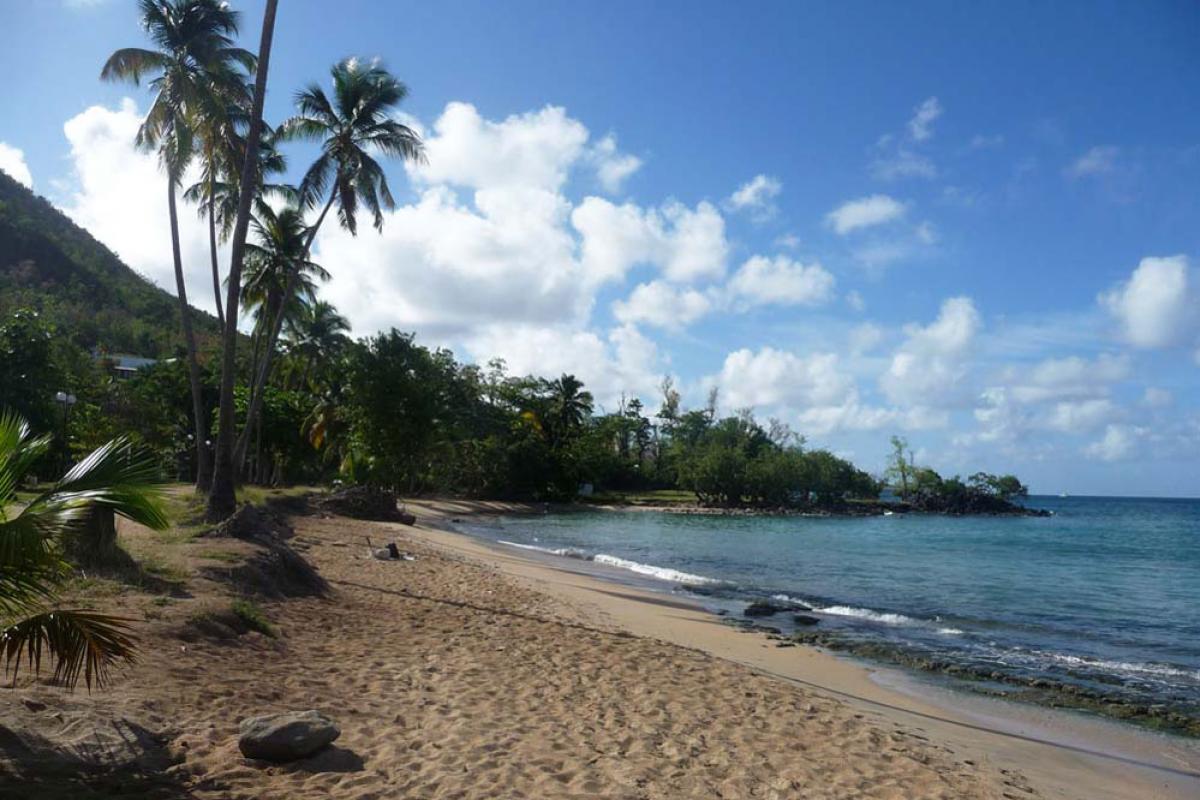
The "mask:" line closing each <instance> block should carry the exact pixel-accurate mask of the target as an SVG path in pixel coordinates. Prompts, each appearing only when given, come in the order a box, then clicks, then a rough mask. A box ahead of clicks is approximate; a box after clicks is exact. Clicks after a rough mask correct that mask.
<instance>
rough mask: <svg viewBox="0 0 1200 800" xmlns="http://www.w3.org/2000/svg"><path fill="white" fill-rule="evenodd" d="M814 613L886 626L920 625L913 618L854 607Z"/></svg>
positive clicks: (840, 607) (816, 609)
mask: <svg viewBox="0 0 1200 800" xmlns="http://www.w3.org/2000/svg"><path fill="white" fill-rule="evenodd" d="M813 611H817V612H819V613H821V614H832V615H833V616H835V617H856V618H858V619H865V620H868V621H870V622H879V623H882V624H884V625H918V624H920V623H919V621H918V620H915V619H913V618H912V617H906V616H904V615H903V614H889V613H886V612H883V611H872V610H871V609H869V608H856V607H854V606H826V607H824V608H821V607H815V606H814V607H813Z"/></svg>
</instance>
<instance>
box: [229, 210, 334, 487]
mask: <svg viewBox="0 0 1200 800" xmlns="http://www.w3.org/2000/svg"><path fill="white" fill-rule="evenodd" d="M335 197H336V195H335V194H334V192H330V193H329V200H328V202H326V203H325V207H324V208H323V209H321V216H319V217H317V221H316V223H315V224H314V225H313V226H312V229H311V230H309V232H308V241H306V242H305V243H304V255H303V256H301V259H300V260H301V261H308V257H309V253H310V252H311V251H312V246H313V241H314V240H316V238H317V231H319V230H320V229H321V223H323V222H324V221H325V215H326V214H328V213H329V209H330V208H332V207H333V201H334V198H335ZM299 280H300V270H299V269H295V270H292V271H291V273H289V274H288V279H287V285H286V287H285V288H284V290H283V299H282V302H281V303H280V307H279V313H278V314H276V315H275V318H274V319H272V320H271V327H270V328H269V331H268V334H267V346H266V348H265V349H264V351H263V357H262V363H261V364H260V365H259V368H258V374H256V375H255V376H254V384H253V385H252V386H251V387H250V405H249V408H247V409H246V424H245V426H244V427H243V428H242V433H241V435H240V436H239V437H238V441H237V447H236V448H235V450H234V456H233V458H234V465H235V466H236V467H237V469H238V470H241V468H242V464H243V463H244V462H245V460H246V450H247V449H248V447H249V445H250V436H251V435H252V434H253V433H254V427H255V425H257V424H258V423H259V422H260V421H261V420H259V415H260V414H261V413H262V401H263V392H264V391H265V389H266V385H267V377H268V376H270V374H271V358H272V356H274V354H275V345H276V344H277V343H278V342H279V332H280V331H281V330H282V329H283V317H284V313H283V311H284V309H285V308H286V307H287V303H288V301H289V300H290V299H291V298H292V295H293V294H294V293H295V292H296V284H297V283H298V282H299Z"/></svg>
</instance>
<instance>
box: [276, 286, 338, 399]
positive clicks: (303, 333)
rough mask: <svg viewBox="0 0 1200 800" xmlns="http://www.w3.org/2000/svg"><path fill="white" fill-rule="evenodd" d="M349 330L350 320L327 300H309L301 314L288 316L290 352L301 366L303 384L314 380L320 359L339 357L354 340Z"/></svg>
mask: <svg viewBox="0 0 1200 800" xmlns="http://www.w3.org/2000/svg"><path fill="white" fill-rule="evenodd" d="M349 332H350V321H349V320H347V319H346V318H345V317H343V316H342V315H341V314H339V313H338V310H337V309H336V308H335V307H334V306H333V304H332V303H327V302H325V301H324V300H316V301H314V302H311V303H306V304H304V305H303V307H302V308H301V309H300V310H299V313H298V314H296V315H295V316H294V317H289V318H287V319H285V320H284V339H285V340H286V343H287V349H288V354H289V355H290V356H292V357H293V358H294V359H295V363H296V364H297V366H298V367H299V370H298V371H299V375H300V379H301V383H302V384H305V385H306V384H309V383H310V381H311V378H312V374H313V369H314V367H316V365H317V364H318V363H321V362H329V361H332V360H333V359H334V358H336V356H337V354H338V353H339V352H341V350H342V348H344V347H345V346H346V344H347V343H348V342H349V341H350V338H349V337H348V336H347V335H346V334H347V333H349Z"/></svg>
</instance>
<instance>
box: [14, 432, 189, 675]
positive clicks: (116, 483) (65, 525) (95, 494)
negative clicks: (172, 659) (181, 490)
mask: <svg viewBox="0 0 1200 800" xmlns="http://www.w3.org/2000/svg"><path fill="white" fill-rule="evenodd" d="M50 445H51V437H50V436H33V435H32V433H31V431H30V428H29V425H28V424H27V423H26V422H25V421H24V420H23V419H21V418H20V417H18V416H17V415H15V414H13V413H10V412H3V413H0V660H3V661H4V663H5V665H6V666H7V667H8V668H9V669H10V671H12V672H14V676H13V677H14V679H15V677H16V675H15V672H16V671H18V670H19V669H20V668H21V666H22V664H25V665H28V666H29V667H30V668H32V669H33V670H34V671H35V672H36V671H38V670H40V668H41V664H42V658H43V655H47V656H49V657H50V658H51V659H53V660H54V663H55V668H54V677H55V679H56V680H57V681H58V682H60V683H62V684H64V685H67V686H75V685H76V684H78V682H79V680H80V679H82V680H83V681H84V683H86V684H87V687H88V688H89V689H90V688H91V687H92V685H93V684H95V685H97V686H102V685H103V684H104V682H105V680H106V679H107V677H108V671H109V669H110V668H111V667H113V666H115V665H117V664H119V663H121V662H126V663H130V662H132V661H133V659H134V654H135V652H134V640H133V637H132V636H131V634H130V620H128V619H125V618H122V617H117V616H112V615H109V614H103V613H100V612H97V611H93V610H90V609H81V608H74V609H63V608H55V607H53V605H52V603H53V600H54V597H55V594H56V592H57V590H58V588H59V587H60V586H61V584H62V582H63V580H64V579H65V578H66V577H67V576H68V575H69V567H68V565H67V564H66V563H65V562H64V560H63V558H62V552H63V546H64V544H65V543H66V540H67V539H68V538H71V537H89V536H93V535H95V533H96V530H97V528H103V527H105V526H96V525H95V524H94V522H95V520H96V518H97V517H99V516H102V515H109V514H118V515H120V516H123V517H126V518H128V519H131V520H133V521H135V522H139V523H141V524H143V525H147V526H149V527H151V528H156V529H162V528H165V527H167V519H166V516H165V515H164V513H163V510H162V507H161V505H160V503H159V499H158V495H157V492H156V490H155V489H154V488H153V486H152V485H153V484H154V483H155V482H156V479H157V468H156V466H155V464H154V462H153V460H152V459H151V458H149V457H148V456H147V454H146V453H145V452H144V451H142V450H140V449H138V448H136V447H134V446H133V445H132V444H130V442H129V441H128V440H126V439H116V440H114V441H111V442H109V443H108V444H106V445H103V446H102V447H99V448H97V449H96V450H95V451H93V452H92V453H91V455H89V456H87V457H86V458H84V459H83V460H82V461H80V462H79V463H78V464H76V465H75V466H74V467H73V468H72V469H71V470H70V471H69V472H67V474H66V475H64V476H63V477H62V479H61V480H59V481H57V482H56V483H55V484H54V485H53V486H51V487H50V488H49V489H47V490H45V491H43V492H41V493H40V494H38V495H36V496H35V497H34V498H33V499H32V500H31V501H30V502H29V503H28V504H27V505H26V506H25V507H24V508H21V509H19V510H14V502H15V500H16V489H17V487H18V486H20V485H21V482H22V481H23V480H24V478H25V477H26V476H27V475H28V473H29V472H30V470H31V469H32V467H33V465H34V464H35V463H36V462H37V461H38V460H39V459H41V458H43V457H44V456H45V455H46V453H47V452H48V451H49V449H50Z"/></svg>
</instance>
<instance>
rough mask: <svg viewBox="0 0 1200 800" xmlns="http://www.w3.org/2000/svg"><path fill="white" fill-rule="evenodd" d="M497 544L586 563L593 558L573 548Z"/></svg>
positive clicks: (502, 542) (503, 541)
mask: <svg viewBox="0 0 1200 800" xmlns="http://www.w3.org/2000/svg"><path fill="white" fill-rule="evenodd" d="M497 544H502V545H505V546H506V547H518V548H520V549H522V550H533V551H535V552H538V553H547V554H548V555H552V556H563V557H564V558H580V559H583V560H585V561H590V560H591V558H590V556H588V554H587V553H585V552H583V551H582V550H576V549H575V548H573V547H538V546H537V545H534V544H521V543H519V542H507V541H505V540H504V539H500V540H498V541H497Z"/></svg>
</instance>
